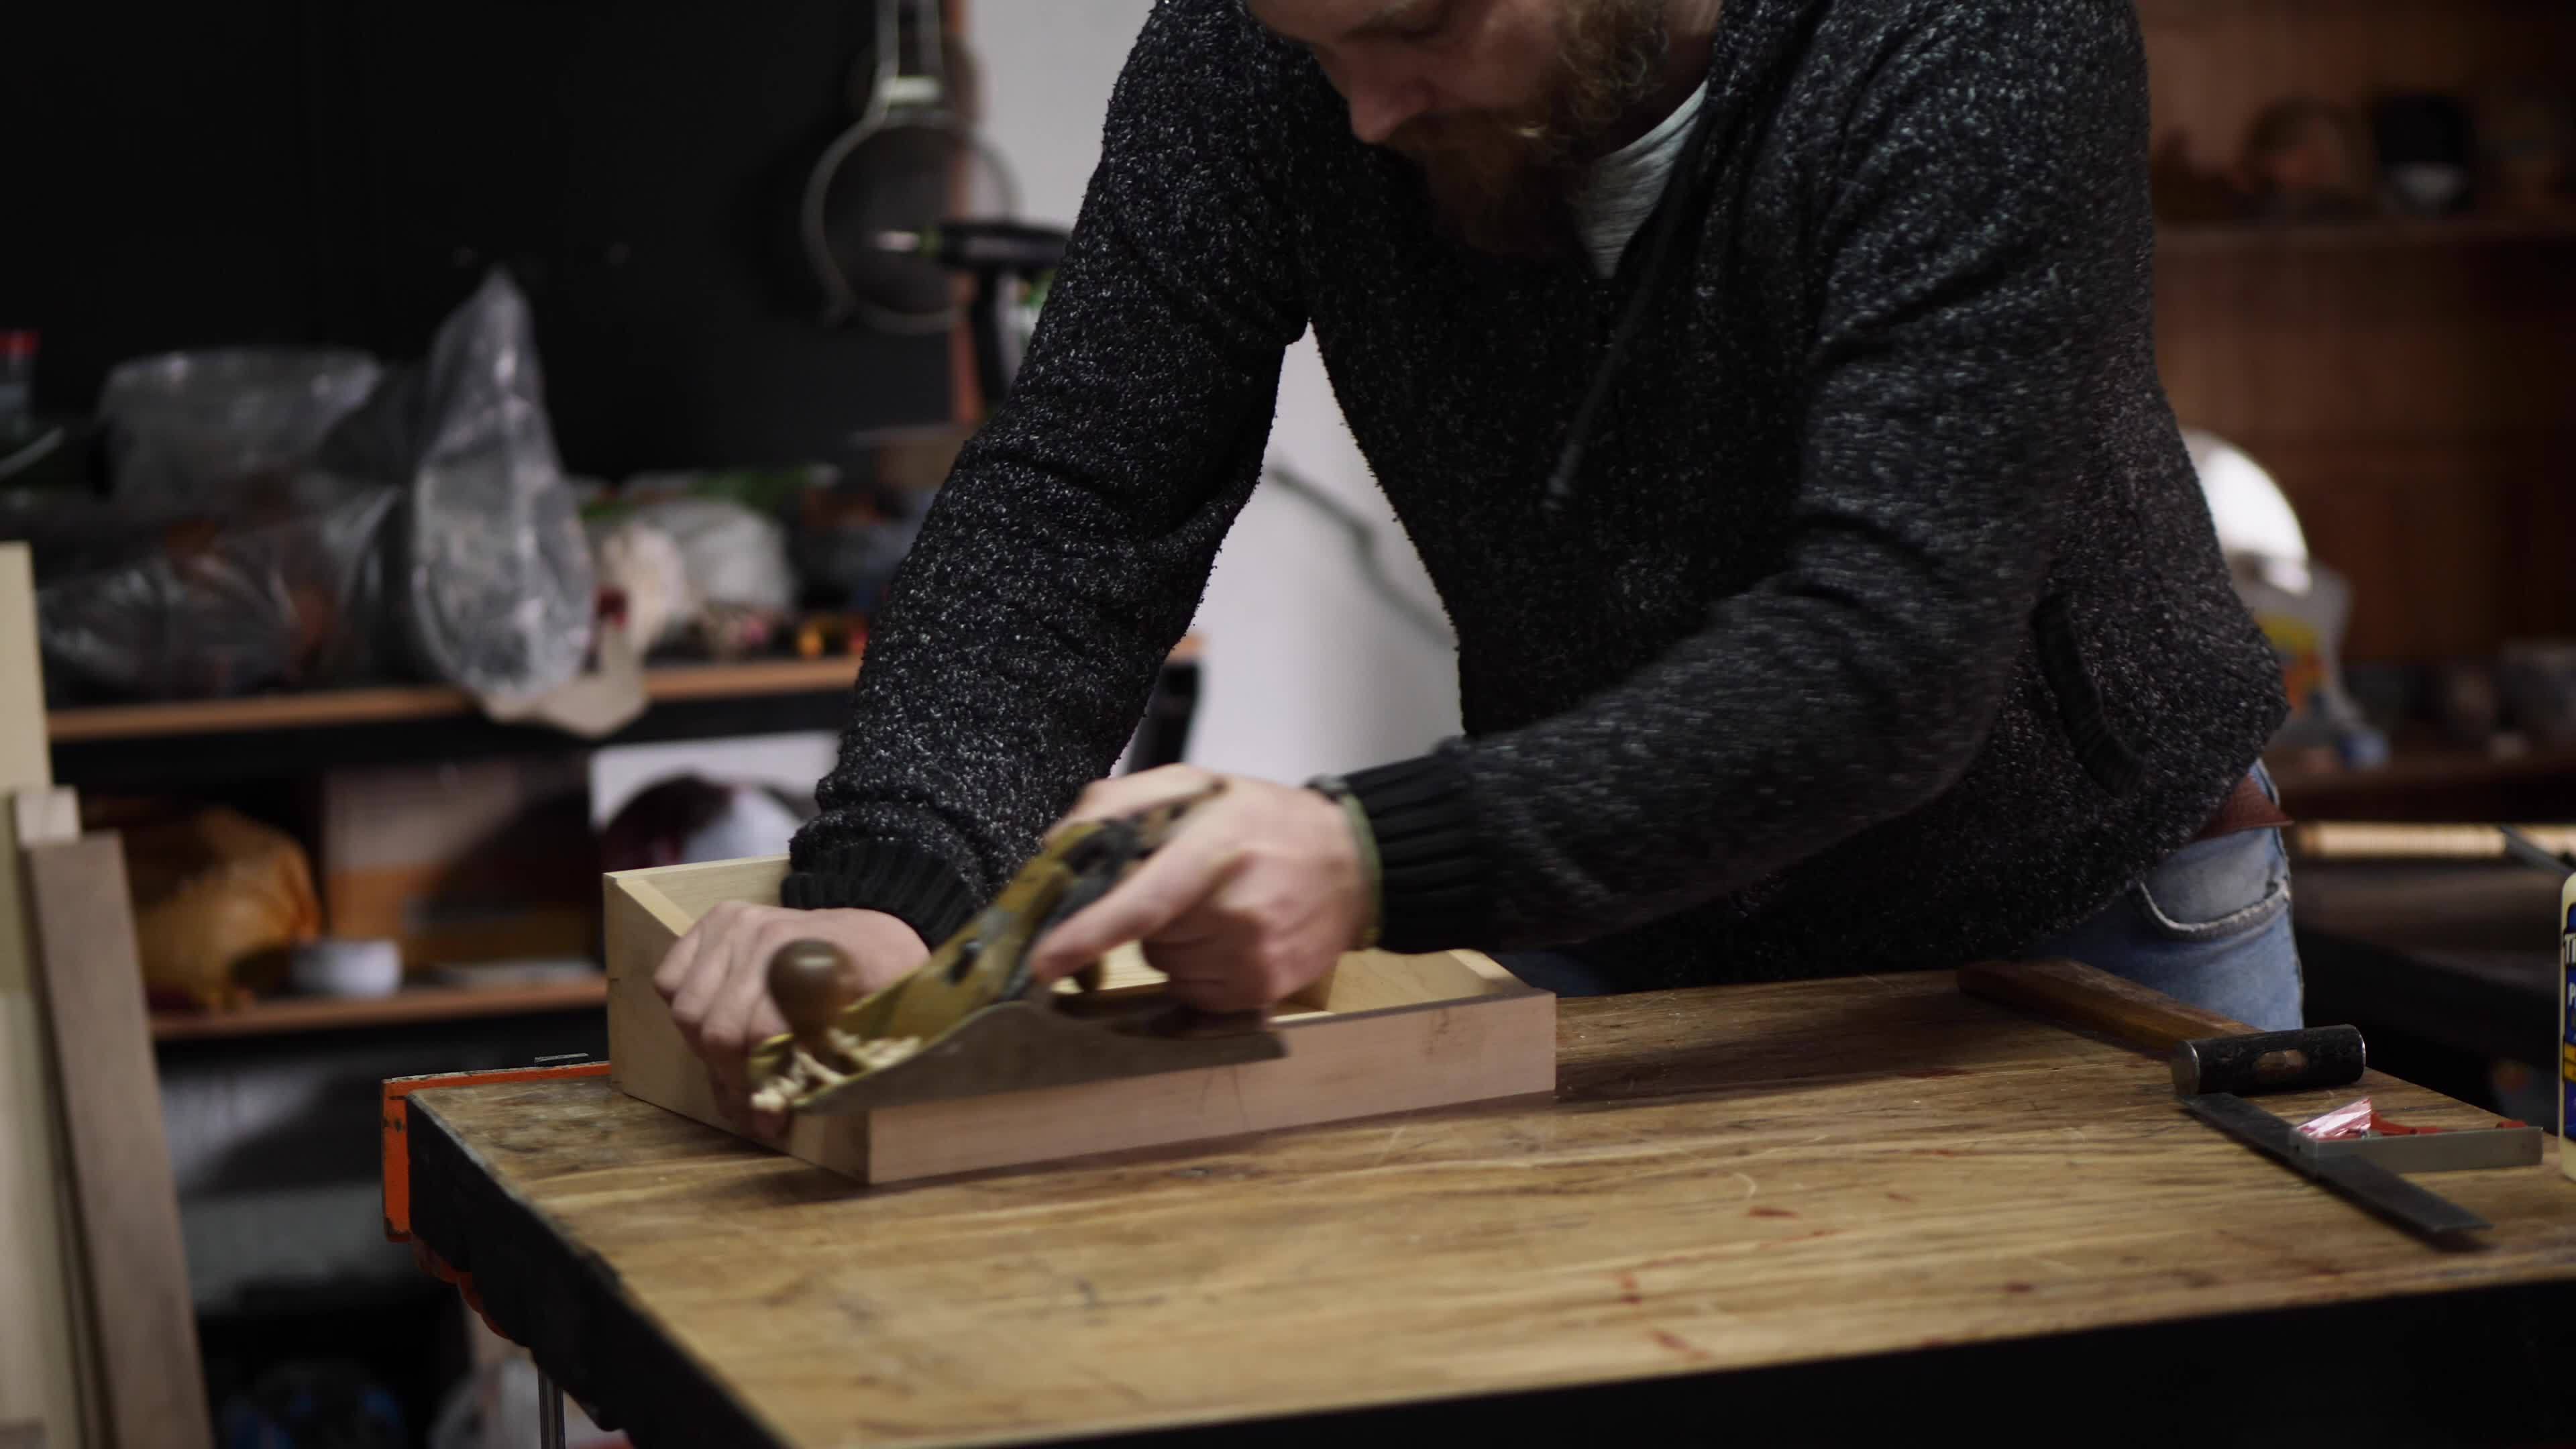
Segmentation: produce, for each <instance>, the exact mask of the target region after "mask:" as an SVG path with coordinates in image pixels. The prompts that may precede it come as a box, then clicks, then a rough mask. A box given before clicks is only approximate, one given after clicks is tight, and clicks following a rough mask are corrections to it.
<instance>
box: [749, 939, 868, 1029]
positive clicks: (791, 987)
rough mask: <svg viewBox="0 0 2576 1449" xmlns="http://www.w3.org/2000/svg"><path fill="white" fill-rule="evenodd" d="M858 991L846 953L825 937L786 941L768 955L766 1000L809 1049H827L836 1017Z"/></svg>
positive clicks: (857, 996) (855, 973)
mask: <svg viewBox="0 0 2576 1449" xmlns="http://www.w3.org/2000/svg"><path fill="white" fill-rule="evenodd" d="M860 995H861V993H860V991H859V976H858V972H857V971H856V970H854V969H852V967H851V965H850V957H849V953H848V952H846V951H843V950H842V949H841V948H840V947H838V946H835V945H833V944H832V943H831V942H829V941H790V942H788V943H787V944H786V945H784V946H781V947H779V948H778V954H777V955H775V956H772V957H770V958H769V999H770V1000H772V1001H774V1002H776V1003H778V1014H779V1015H780V1016H783V1017H785V1018H787V1029H788V1030H789V1031H790V1032H792V1033H794V1034H795V1037H796V1044H797V1045H798V1046H801V1047H803V1048H805V1050H807V1051H809V1052H813V1053H816V1054H817V1055H820V1054H822V1053H823V1052H824V1051H826V1050H827V1049H828V1046H829V1038H828V1036H827V1033H828V1032H829V1030H830V1028H831V1025H832V1022H833V1020H834V1018H836V1017H838V1016H839V1015H840V1014H841V1009H842V1008H843V1007H845V1006H848V1005H849V1004H850V1003H851V1002H854V1001H856V1000H858V999H859V997H860Z"/></svg>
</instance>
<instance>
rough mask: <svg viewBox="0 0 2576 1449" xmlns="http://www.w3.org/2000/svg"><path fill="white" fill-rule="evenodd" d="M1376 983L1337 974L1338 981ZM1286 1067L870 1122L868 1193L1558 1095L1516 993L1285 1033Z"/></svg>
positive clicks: (1210, 1073) (1543, 1022)
mask: <svg viewBox="0 0 2576 1449" xmlns="http://www.w3.org/2000/svg"><path fill="white" fill-rule="evenodd" d="M1369 972H1370V965H1369V964H1368V963H1355V964H1354V965H1353V966H1351V967H1348V968H1345V969H1344V970H1343V972H1342V977H1343V979H1344V980H1345V981H1348V980H1350V979H1352V978H1353V977H1354V976H1361V977H1364V976H1366V975H1368V974H1369ZM1279 1031H1280V1033H1281V1035H1283V1036H1284V1037H1286V1038H1287V1041H1288V1055H1287V1056H1285V1057H1282V1058H1280V1059H1278V1060H1275V1061H1267V1062H1251V1063H1247V1064H1245V1065H1243V1066H1236V1067H1215V1068H1210V1069H1208V1070H1205V1071H1194V1072H1166V1073H1164V1074H1162V1075H1160V1076H1152V1077H1137V1078H1134V1079H1133V1080H1130V1081H1123V1082H1091V1083H1086V1084H1084V1085H1082V1086H1078V1087H1053V1088H1048V1089H1046V1090H1043V1091H1036V1092H1004V1093H1000V1094H997V1095H994V1096H990V1097H970V1098H965V1099H961V1100H958V1101H951V1102H924V1103H921V1104H919V1105H917V1106H911V1107H896V1108H892V1109H889V1110H886V1111H880V1112H872V1113H870V1114H868V1116H869V1129H870V1130H869V1136H868V1139H867V1154H868V1155H867V1162H866V1169H865V1172H864V1174H862V1175H863V1176H864V1178H865V1180H866V1181H869V1182H879V1183H883V1182H905V1181H909V1180H911V1179H914V1178H923V1177H944V1176H947V1175H949V1174H952V1173H960V1172H975V1171H980V1170H982V1169H984V1168H990V1167H1012V1166H1017V1165H1020V1164H1023V1163H1032V1162H1054V1161H1061V1160H1063V1159H1067V1158H1077V1157H1089V1156H1093V1155H1096V1154H1100V1153H1108V1152H1124V1151H1129V1150H1132V1149H1136V1148H1148V1147H1169V1146H1171V1145H1173V1144H1176V1143H1193V1144H1200V1143H1208V1142H1213V1141H1217V1140H1220V1139H1223V1138H1228V1137H1238V1136H1242V1135H1245V1134H1247V1133H1259V1132H1272V1131H1277V1130H1279V1129H1281V1128H1284V1127H1303V1126H1306V1125H1308V1124H1310V1123H1315V1122H1342V1121H1349V1120H1351V1119H1354V1118H1360V1117H1382V1116H1387V1115H1390V1114H1393V1113H1398V1112H1411V1111H1418V1110H1421V1109H1425V1108H1431V1107H1446V1106H1452V1105H1455V1104H1459V1103H1468V1102H1489V1101H1497V1100H1502V1099H1507V1098H1513V1097H1532V1096H1545V1095H1547V1094H1549V1093H1551V1092H1554V1091H1555V1090H1556V998H1555V997H1554V996H1551V995H1549V994H1547V993H1546V992H1542V991H1523V992H1521V993H1518V994H1515V995H1513V996H1510V997H1507V998H1501V999H1488V998H1477V997H1471V998H1469V999H1466V1000H1460V1001H1454V1002H1451V1003H1449V1004H1446V1005H1431V1006H1408V1007H1403V1008H1399V1009H1396V1010H1389V1011H1374V1012H1362V1013H1358V1014H1356V1015H1344V1014H1342V1013H1339V1012H1327V1013H1318V1014H1315V1015H1311V1016H1305V1017H1301V1018H1298V1019H1295V1020H1290V1021H1285V1022H1282V1023H1281V1024H1280V1026H1279Z"/></svg>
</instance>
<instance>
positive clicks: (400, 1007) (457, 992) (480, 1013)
mask: <svg viewBox="0 0 2576 1449" xmlns="http://www.w3.org/2000/svg"><path fill="white" fill-rule="evenodd" d="M607 1000H608V983H607V981H606V979H605V978H594V979H589V980H576V981H542V982H536V983H533V984H529V985H523V986H415V987H409V988H406V989H404V990H402V991H397V992H395V993H394V994H393V995H391V996H366V997H337V996H314V997H303V996H281V997H276V998H272V999H270V1000H265V1001H255V1002H253V1003H251V1004H250V1005H248V1006H244V1007H239V1008H236V1009H234V1010H230V1011H197V1012H177V1011H165V1012H159V1013H156V1014H154V1016H153V1018H152V1039H153V1040H154V1041H198V1040H202V1039H204V1038H207V1037H237V1036H287V1035H293V1034H296V1033H301V1032H312V1031H355V1030H359V1029H362V1028H365V1027H374V1026H406V1025H411V1024H413V1023H418V1022H430V1021H465V1020H469V1019H472V1018H475V1017H484V1016H529V1015H533V1014H535V1013H538V1012H545V1011H579V1010H581V1009H583V1008H584V1007H592V1006H600V1005H603V1004H605V1003H606V1002H607Z"/></svg>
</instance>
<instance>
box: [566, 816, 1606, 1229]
mask: <svg viewBox="0 0 2576 1449" xmlns="http://www.w3.org/2000/svg"><path fill="white" fill-rule="evenodd" d="M785 871H786V862H785V860H784V859H783V858H769V859H760V860H748V861H725V862H716V863H711V864H704V865H691V866H672V867H663V868H659V869H654V870H640V871H624V872H619V873H617V874H613V875H611V876H609V877H607V878H606V880H605V882H604V884H603V893H604V894H603V905H602V909H603V912H604V919H605V925H606V936H607V941H608V958H609V973H610V977H611V981H610V987H609V1008H608V1034H609V1058H610V1062H611V1071H610V1080H611V1081H612V1082H614V1083H615V1084H616V1085H617V1087H618V1089H619V1090H621V1091H624V1092H626V1093H628V1094H629V1095H631V1096H634V1097H637V1098H639V1099H641V1100H644V1101H647V1102H652V1103H654V1104H656V1105H658V1106H662V1107H666V1108H668V1109H670V1110H671V1111H674V1112H678V1113H680V1114H681V1115H682V1116H685V1117H688V1118H690V1119H692V1120H694V1121H698V1122H703V1123H706V1124H707V1125H709V1126H714V1127H723V1128H726V1129H727V1130H732V1128H731V1124H729V1123H727V1122H726V1121H725V1119H724V1116H723V1113H722V1111H721V1109H720V1108H719V1107H718V1105H717V1098H716V1093H715V1090H714V1087H713V1085H712V1083H710V1082H709V1081H708V1079H707V1074H706V1070H705V1068H704V1066H703V1065H702V1064H701V1063H700V1061H699V1060H698V1058H697V1057H696V1055H695V1054H694V1053H692V1052H691V1051H690V1050H689V1048H688V1044H687V1042H686V1040H685V1039H684V1038H683V1037H682V1036H681V1035H680V1032H679V1028H678V1027H677V1026H676V1025H675V1024H674V1023H673V1022H672V1021H671V1018H670V1009H669V1006H668V1005H667V1004H666V1003H665V1002H664V1001H663V1000H662V999H661V995H660V993H659V992H657V991H656V990H655V989H654V988H653V984H652V976H653V972H654V970H655V969H656V968H657V967H658V966H659V965H660V963H661V961H662V959H663V957H664V955H665V954H667V953H668V951H669V950H670V947H671V944H672V943H673V942H674V941H676V940H677V939H678V938H679V937H680V936H681V935H682V934H684V933H685V932H686V931H687V930H688V929H689V927H690V926H691V925H692V924H693V923H694V922H695V921H696V920H697V919H698V918H699V917H700V916H702V915H704V914H705V913H706V912H707V911H708V910H710V909H712V908H713V907H714V906H715V905H716V904H717V903H718V902H721V901H726V900H748V901H752V902H755V903H774V902H775V901H776V900H777V898H778V883H779V881H780V880H781V879H782V878H783V877H784V874H785ZM1108 966H1109V971H1108V973H1107V981H1106V983H1105V985H1106V986H1107V987H1108V989H1111V990H1123V991H1136V990H1153V989H1157V988H1158V987H1159V984H1160V981H1161V975H1160V973H1158V972H1155V971H1154V970H1153V969H1152V967H1151V966H1149V965H1147V964H1146V963H1145V962H1144V960H1143V958H1142V956H1141V955H1139V954H1137V953H1136V952H1134V951H1133V950H1132V949H1131V950H1126V951H1121V952H1118V953H1113V955H1112V956H1111V958H1110V960H1109V962H1108ZM1555 1005H1556V998H1555V997H1553V996H1551V995H1549V994H1548V993H1545V992H1541V991H1536V990H1533V989H1531V988H1530V987H1527V986H1524V985H1522V984H1521V983H1520V982H1519V981H1518V980H1516V979H1514V978H1513V977H1512V976H1511V975H1510V974H1509V973H1507V972H1505V971H1503V970H1502V969H1501V968H1500V967H1498V966H1494V965H1492V963H1490V962H1485V963H1483V965H1482V966H1481V967H1480V966H1478V965H1476V964H1472V963H1471V962H1470V960H1469V958H1468V955H1467V953H1444V954H1439V955H1433V956H1428V957H1404V956H1394V955H1390V954H1387V953H1384V952H1366V953H1354V954H1352V955H1350V956H1347V957H1344V958H1343V960H1342V962H1341V964H1340V965H1339V967H1338V968H1337V969H1336V970H1335V972H1334V973H1333V976H1332V985H1331V988H1330V1001H1329V1006H1330V1009H1329V1010H1326V1011H1318V1012H1313V1013H1307V1014H1300V1015H1295V1016H1286V1017H1282V1018H1281V1019H1280V1020H1279V1021H1278V1022H1277V1026H1278V1029H1279V1030H1280V1031H1281V1032H1282V1034H1283V1035H1284V1036H1285V1037H1286V1038H1287V1041H1288V1055H1287V1056H1286V1057H1285V1058H1282V1059H1280V1060H1276V1061H1269V1062H1261V1063H1255V1064H1252V1065H1250V1066H1243V1067H1216V1068H1204V1069H1199V1070H1195V1071H1186V1072H1171V1073H1164V1074H1161V1075H1157V1076H1152V1077H1140V1078H1134V1079H1131V1080H1126V1081H1114V1082H1093V1083H1087V1084H1085V1085H1082V1086H1077V1087H1063V1088H1050V1089H1047V1090H1043V1091H1036V1092H1011V1093H997V1094H994V1095H992V1096H988V1097H980V1098H974V1099H970V1100H964V1101H951V1102H934V1103H922V1104H917V1105H913V1106H906V1107H893V1108H885V1109H880V1110H878V1111H875V1112H871V1113H867V1114H864V1115H853V1116H847V1117H823V1118H799V1119H796V1120H795V1121H794V1122H793V1123H792V1124H791V1125H790V1128H789V1132H788V1137H787V1140H786V1142H785V1143H784V1144H783V1145H784V1148H785V1150H786V1151H787V1152H788V1153H789V1154H790V1155H792V1156H794V1157H797V1158H800V1159H802V1160H804V1161H806V1162H810V1163H813V1164H815V1165H817V1166H820V1167H824V1168H827V1169H829V1170H831V1171H834V1172H838V1173H842V1174H844V1175H846V1176H850V1177H855V1178H858V1179H860V1180H861V1181H865V1182H875V1183H884V1182H896V1181H904V1180H909V1179H913V1178H918V1177H925V1176H938V1175H946V1174H950V1173H958V1172H968V1171H976V1170H981V1169H984V1168H991V1167H1006V1166H1015V1165H1019V1164H1024V1163H1029V1162H1036V1161H1053V1160H1057V1159H1061V1158H1065V1157H1070V1156H1083V1155H1091V1154H1097V1153H1105V1152H1118V1151H1125V1150H1129V1149H1133V1148H1139V1147H1152V1146H1160V1145H1165V1144H1168V1143H1172V1142H1177V1141H1194V1140H1200V1139H1205V1138H1211V1137H1222V1136H1231V1135H1236V1134H1240V1133H1244V1132H1259V1131H1266V1130H1270V1129H1272V1128H1275V1127H1283V1126H1291V1125H1298V1124H1303V1123H1309V1122H1319V1121H1331V1120H1340V1119H1344V1118H1349V1117H1355V1116H1370V1115H1378V1114H1383V1113H1392V1112H1405V1111H1413V1110H1417V1109H1420V1108H1425V1107H1433V1106H1445V1105H1452V1104H1457V1103H1463V1102H1474V1101H1484V1100H1491V1099H1495V1098H1503V1097H1512V1096H1519V1095H1524V1094H1527V1093H1531V1092H1545V1091H1548V1090H1550V1089H1551V1087H1552V1085H1553V1083H1554V1081H1555V1058H1554V1054H1553V1051H1552V1050H1551V1043H1552V1041H1553V1035H1554V1031H1555Z"/></svg>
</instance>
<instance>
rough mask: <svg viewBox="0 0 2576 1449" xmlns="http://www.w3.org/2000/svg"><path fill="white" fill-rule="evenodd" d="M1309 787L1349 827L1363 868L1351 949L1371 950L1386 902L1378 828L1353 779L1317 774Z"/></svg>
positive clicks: (1374, 944)
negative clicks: (1353, 788) (1356, 930)
mask: <svg viewBox="0 0 2576 1449" xmlns="http://www.w3.org/2000/svg"><path fill="white" fill-rule="evenodd" d="M1306 788H1307V789H1309V790H1312V791H1314V792H1315V793H1316V794H1318V795H1321V796H1323V797H1324V798H1325V799H1327V800H1330V801H1332V802H1333V804H1334V806H1335V807H1336V808H1338V809H1339V810H1340V811H1341V812H1342V819H1343V821H1344V822H1345V823H1346V824H1347V825H1348V826H1349V827H1350V832H1351V848H1352V850H1353V852H1354V853H1355V854H1356V855H1357V856H1358V858H1359V869H1360V884H1359V890H1360V899H1359V906H1360V928H1359V934H1358V936H1357V938H1356V939H1355V940H1354V941H1353V942H1352V949H1353V950H1357V951H1367V950H1371V949H1373V948H1375V947H1376V945H1377V941H1378V918H1379V914H1380V910H1381V906H1382V904H1383V903H1382V901H1381V900H1380V895H1381V893H1382V892H1383V890H1384V881H1383V879H1382V871H1381V870H1380V867H1379V864H1378V854H1377V830H1376V828H1375V827H1374V826H1372V825H1370V824H1369V817H1368V807H1367V806H1365V805H1362V804H1361V803H1360V797H1359V796H1357V795H1355V794H1353V793H1351V787H1350V782H1348V781H1346V780H1344V779H1343V778H1342V777H1341V776H1339V775H1317V776H1316V777H1315V778H1314V779H1312V780H1309V781H1307V782H1306Z"/></svg>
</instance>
